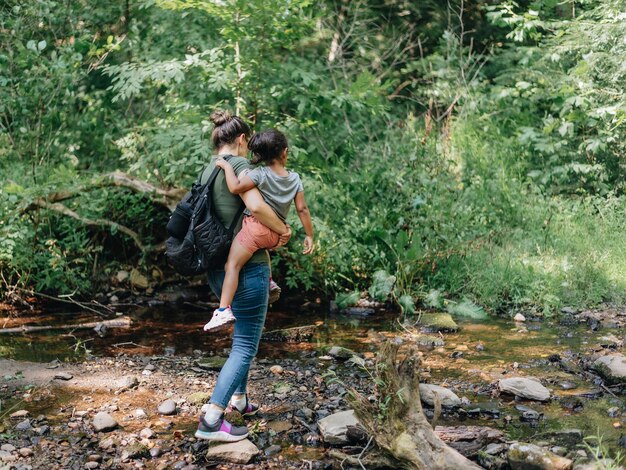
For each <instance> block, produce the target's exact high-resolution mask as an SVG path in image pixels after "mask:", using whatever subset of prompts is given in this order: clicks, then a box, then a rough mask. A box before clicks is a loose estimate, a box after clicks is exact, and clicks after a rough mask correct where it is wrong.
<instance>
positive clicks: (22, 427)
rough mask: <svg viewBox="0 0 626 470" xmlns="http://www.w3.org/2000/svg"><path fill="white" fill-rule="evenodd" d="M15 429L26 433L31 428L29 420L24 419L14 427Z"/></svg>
mask: <svg viewBox="0 0 626 470" xmlns="http://www.w3.org/2000/svg"><path fill="white" fill-rule="evenodd" d="M15 429H16V430H18V431H28V430H29V429H32V426H31V424H30V420H28V419H25V420H24V421H20V422H19V423H17V425H16V426H15Z"/></svg>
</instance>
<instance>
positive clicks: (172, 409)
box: [158, 399, 176, 416]
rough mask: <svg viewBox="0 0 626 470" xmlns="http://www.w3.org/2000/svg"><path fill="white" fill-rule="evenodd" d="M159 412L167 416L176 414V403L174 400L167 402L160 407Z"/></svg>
mask: <svg viewBox="0 0 626 470" xmlns="http://www.w3.org/2000/svg"><path fill="white" fill-rule="evenodd" d="M158 411H159V413H161V414H162V415H165V416H169V415H173V414H175V413H176V402H175V401H174V400H172V399H169V400H165V401H164V402H163V403H161V404H160V405H159V408H158Z"/></svg>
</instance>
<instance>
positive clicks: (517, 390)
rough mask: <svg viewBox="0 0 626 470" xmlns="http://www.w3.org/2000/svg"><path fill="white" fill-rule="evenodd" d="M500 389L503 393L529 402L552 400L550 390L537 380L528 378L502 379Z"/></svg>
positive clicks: (499, 382) (499, 384)
mask: <svg viewBox="0 0 626 470" xmlns="http://www.w3.org/2000/svg"><path fill="white" fill-rule="evenodd" d="M498 388H499V389H500V391H501V392H504V393H510V394H512V395H515V396H516V397H520V398H527V399H528V400H537V401H547V400H549V399H550V390H548V389H547V388H546V387H544V386H543V385H541V383H539V381H538V380H537V379H531V378H527V377H511V378H508V379H500V380H499V381H498Z"/></svg>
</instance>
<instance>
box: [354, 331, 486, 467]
mask: <svg viewBox="0 0 626 470" xmlns="http://www.w3.org/2000/svg"><path fill="white" fill-rule="evenodd" d="M400 346H401V345H400V344H398V343H395V342H391V341H389V342H387V343H385V344H384V345H383V346H382V347H381V349H380V351H379V353H378V357H377V360H376V368H375V371H374V375H375V378H376V392H377V393H376V396H377V398H378V400H376V401H375V402H374V403H371V402H370V401H369V400H368V399H367V397H364V396H363V395H361V394H360V393H359V392H357V391H356V390H352V392H351V400H350V401H351V405H352V407H353V408H354V410H355V413H356V415H357V417H358V419H359V421H360V422H361V424H362V425H363V426H364V428H365V429H366V431H367V432H368V433H369V435H370V436H372V437H373V439H374V442H375V443H376V445H377V447H378V448H379V449H380V450H382V451H383V452H384V454H385V455H387V456H388V457H389V458H391V459H393V461H394V462H395V465H394V466H395V467H396V468H405V469H414V470H432V469H438V470H447V469H450V470H458V469H461V468H462V469H480V468H482V467H480V466H478V465H477V464H475V463H474V462H472V461H470V460H468V459H467V458H465V457H464V456H463V455H461V454H460V453H459V452H457V451H456V450H454V449H453V448H451V447H449V446H448V445H446V443H445V442H443V441H442V440H441V439H440V438H439V437H438V436H437V435H436V434H435V432H434V431H433V428H432V427H431V425H430V424H429V423H428V420H427V419H426V416H425V415H424V413H423V411H422V405H421V401H420V393H419V375H418V366H419V359H418V355H417V353H418V351H417V348H416V347H415V346H410V347H408V348H406V350H405V351H403V357H402V359H400V355H399V350H400Z"/></svg>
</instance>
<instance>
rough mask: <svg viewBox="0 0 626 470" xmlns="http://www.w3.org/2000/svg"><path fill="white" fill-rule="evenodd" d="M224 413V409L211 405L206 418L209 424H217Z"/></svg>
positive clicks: (205, 415)
mask: <svg viewBox="0 0 626 470" xmlns="http://www.w3.org/2000/svg"><path fill="white" fill-rule="evenodd" d="M222 414H223V412H222V410H220V409H215V408H213V407H209V409H208V410H207V412H206V413H205V414H204V420H205V421H206V422H207V423H209V424H215V423H217V422H218V421H219V420H220V418H221V417H222Z"/></svg>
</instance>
